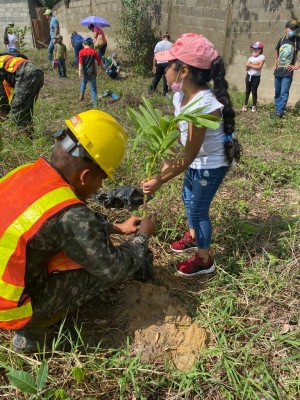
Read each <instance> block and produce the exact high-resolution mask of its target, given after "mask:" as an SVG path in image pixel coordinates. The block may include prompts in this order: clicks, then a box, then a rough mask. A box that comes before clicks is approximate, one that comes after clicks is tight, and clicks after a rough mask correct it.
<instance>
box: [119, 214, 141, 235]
mask: <svg viewBox="0 0 300 400" xmlns="http://www.w3.org/2000/svg"><path fill="white" fill-rule="evenodd" d="M141 220H142V218H140V217H135V216H132V217H130V218H128V219H127V220H126V221H124V222H123V223H122V224H118V226H119V228H120V229H121V231H122V233H123V235H130V234H132V233H136V232H137V231H138V230H139V228H140V223H141Z"/></svg>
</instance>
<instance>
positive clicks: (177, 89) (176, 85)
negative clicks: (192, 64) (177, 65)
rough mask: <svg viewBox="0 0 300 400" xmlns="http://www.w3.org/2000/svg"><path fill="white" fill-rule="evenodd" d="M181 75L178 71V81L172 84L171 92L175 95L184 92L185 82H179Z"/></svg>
mask: <svg viewBox="0 0 300 400" xmlns="http://www.w3.org/2000/svg"><path fill="white" fill-rule="evenodd" d="M179 73H180V70H179V71H178V74H177V77H176V81H175V82H173V83H172V84H171V90H172V92H174V93H177V92H181V91H182V85H183V80H182V81H181V82H177V79H178V76H179Z"/></svg>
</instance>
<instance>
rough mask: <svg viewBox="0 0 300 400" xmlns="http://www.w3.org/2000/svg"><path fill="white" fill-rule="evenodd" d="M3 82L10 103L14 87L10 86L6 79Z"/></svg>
mask: <svg viewBox="0 0 300 400" xmlns="http://www.w3.org/2000/svg"><path fill="white" fill-rule="evenodd" d="M2 84H3V87H4V90H5V93H6V96H7V99H8V104H10V103H11V101H12V98H13V95H14V88H13V87H12V86H10V84H9V83H8V82H7V81H6V80H5V79H4V80H3V82H2Z"/></svg>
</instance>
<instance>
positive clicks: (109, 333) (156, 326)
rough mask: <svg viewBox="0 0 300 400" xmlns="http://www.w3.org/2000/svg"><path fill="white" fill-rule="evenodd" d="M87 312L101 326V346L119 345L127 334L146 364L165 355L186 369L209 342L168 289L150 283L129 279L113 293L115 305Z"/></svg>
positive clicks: (203, 332) (203, 331) (177, 366)
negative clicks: (129, 280) (91, 314)
mask: <svg viewBox="0 0 300 400" xmlns="http://www.w3.org/2000/svg"><path fill="white" fill-rule="evenodd" d="M98 307H99V303H98ZM101 308H102V307H101ZM104 309H105V312H103V311H104ZM98 310H99V308H98ZM90 311H91V312H92V313H93V320H94V324H95V325H96V326H98V327H102V328H104V329H102V339H101V340H102V342H101V347H103V346H105V345H107V346H109V347H111V346H113V347H118V346H120V345H121V343H122V342H123V343H125V341H126V336H130V337H131V338H132V343H131V348H132V353H133V354H140V356H141V359H142V361H143V362H145V363H151V364H153V363H155V362H163V361H164V359H165V357H166V356H168V357H169V359H170V360H171V361H172V362H173V363H174V365H175V366H176V368H178V369H179V370H182V371H187V370H190V369H191V368H192V366H193V364H194V362H195V359H196V357H197V354H198V353H199V352H200V351H201V350H202V349H203V348H204V347H206V345H207V342H208V335H207V333H206V331H205V330H204V329H203V328H201V327H199V326H198V325H197V324H195V323H192V320H191V318H190V317H189V316H188V315H187V312H186V310H185V309H184V308H183V307H182V306H181V305H180V304H179V303H178V301H176V299H174V298H172V297H171V296H170V294H169V291H168V289H167V288H165V287H163V286H159V285H155V284H153V283H140V282H135V281H132V282H129V283H127V284H126V285H124V286H123V287H122V288H120V289H119V290H118V291H117V292H116V293H115V294H114V305H112V306H110V307H108V306H107V304H106V306H105V307H103V309H102V310H101V313H99V311H98V312H97V311H96V310H90ZM86 316H87V314H86ZM108 325H109V327H108ZM95 333H96V332H94V334H95ZM89 334H91V331H90V330H89ZM98 334H99V332H98ZM112 338H113V339H112ZM98 340H99V336H98Z"/></svg>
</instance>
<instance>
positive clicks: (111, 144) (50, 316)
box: [0, 110, 155, 352]
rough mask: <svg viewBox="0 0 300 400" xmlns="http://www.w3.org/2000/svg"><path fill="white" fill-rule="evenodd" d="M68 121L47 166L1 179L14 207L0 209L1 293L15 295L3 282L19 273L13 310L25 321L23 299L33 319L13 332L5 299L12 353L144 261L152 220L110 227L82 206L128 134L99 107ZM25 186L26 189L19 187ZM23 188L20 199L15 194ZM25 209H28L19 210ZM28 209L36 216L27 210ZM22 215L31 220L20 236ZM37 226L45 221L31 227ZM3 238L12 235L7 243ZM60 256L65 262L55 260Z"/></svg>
mask: <svg viewBox="0 0 300 400" xmlns="http://www.w3.org/2000/svg"><path fill="white" fill-rule="evenodd" d="M66 123H67V126H68V129H65V130H60V131H59V132H58V133H57V135H56V137H57V140H58V142H57V143H56V145H55V146H54V149H53V153H52V156H51V160H50V162H48V161H46V160H44V159H41V158H40V159H39V160H38V161H37V162H36V163H34V164H30V165H26V166H24V167H23V168H18V169H17V170H16V171H13V172H12V173H10V174H8V175H7V176H5V177H3V179H2V181H0V195H1V194H2V195H5V193H8V192H9V193H11V196H12V197H11V200H12V202H13V203H12V204H14V206H13V207H12V208H11V210H10V212H9V213H7V212H6V211H5V207H4V206H3V207H1V209H0V222H1V228H0V239H1V240H0V253H1V254H4V255H6V254H8V252H11V254H12V256H11V257H10V258H7V260H6V261H5V260H1V261H0V267H1V268H2V270H4V273H3V276H7V278H6V281H3V279H4V278H2V277H0V290H1V293H2V294H1V296H4V297H5V296H6V295H7V298H12V297H9V293H8V289H7V285H10V286H8V287H11V286H13V287H17V288H18V287H20V286H22V282H23V279H22V276H21V275H20V274H21V273H20V271H22V268H24V272H25V277H24V278H25V284H24V290H23V291H22V296H21V297H20V299H19V301H18V299H16V301H17V303H18V305H17V307H16V308H15V309H16V312H17V315H18V318H19V321H21V322H22V318H24V315H22V314H21V313H22V311H21V308H19V307H21V306H22V305H23V304H24V303H25V302H26V301H28V298H30V299H31V304H32V315H31V316H29V321H28V322H26V324H25V326H24V325H23V327H22V325H21V328H22V329H19V328H15V327H14V325H13V324H14V318H12V314H11V311H10V314H9V315H8V318H7V317H6V313H7V308H8V307H11V308H12V306H11V303H12V302H11V301H7V304H8V306H5V304H6V303H5V304H4V306H2V303H4V299H2V303H1V305H0V327H4V329H18V330H17V331H16V334H15V336H14V338H13V349H14V350H15V351H17V352H34V351H36V350H37V343H39V345H40V346H43V342H44V339H45V335H46V334H49V330H51V329H50V328H51V327H53V325H54V324H55V323H57V322H58V321H60V320H61V319H62V318H63V316H65V315H66V314H67V313H68V312H71V311H74V310H76V308H77V307H78V306H80V305H81V304H82V303H84V302H86V301H87V300H89V299H91V298H92V297H94V296H97V295H98V294H99V293H100V292H101V291H103V290H106V289H108V288H110V287H112V286H113V285H115V284H116V283H120V282H121V281H123V280H125V279H127V278H128V277H130V276H132V275H133V274H134V273H135V272H137V271H139V270H141V269H143V268H145V265H146V264H147V263H148V258H147V248H148V239H149V237H150V236H151V235H152V234H153V232H154V229H155V225H154V223H153V221H152V220H151V219H150V218H144V219H141V218H138V217H134V216H132V217H130V218H129V219H128V220H126V221H125V222H123V223H110V222H108V221H107V219H106V217H105V216H103V215H102V214H98V213H95V212H94V211H92V210H91V209H90V208H89V207H88V206H87V205H86V203H85V201H86V200H87V198H88V197H89V196H90V195H91V194H93V193H95V191H96V190H97V189H98V188H99V187H101V186H102V181H103V180H104V179H105V178H106V177H107V176H109V177H112V174H113V172H114V169H115V168H116V166H117V165H118V164H119V162H120V161H121V160H122V158H123V155H124V151H125V144H126V140H127V136H126V133H125V131H124V130H123V128H122V127H121V126H120V125H119V124H118V123H117V121H116V120H115V119H114V118H112V117H111V116H109V115H108V114H106V113H104V112H102V111H99V110H90V111H86V112H83V113H80V114H78V115H76V116H74V117H73V118H71V119H70V120H66ZM81 141H82V143H83V144H81ZM87 149H88V150H87ZM26 168H31V172H29V173H28V172H26ZM22 171H23V172H22ZM24 171H25V172H24ZM41 171H42V172H41ZM24 173H25V174H27V175H25V176H26V178H27V179H26V182H25V181H24V175H22V176H21V178H19V176H20V174H24ZM38 175H40V176H42V177H43V179H42V180H41V181H39V180H38V179H37V176H38ZM29 182H30V183H31V190H30V191H26V190H23V189H22V187H21V188H20V186H22V185H28V184H29ZM52 182H54V184H53V183H52ZM60 189H64V190H65V189H66V190H67V191H68V193H69V192H70V193H71V195H72V198H73V200H72V203H70V202H69V203H65V201H66V200H65V199H61V198H60V197H58V195H57V194H56V193H58V192H57V190H60ZM70 190H71V191H70ZM20 191H21V192H22V193H24V195H23V196H20V195H19V194H18V193H19V192H20ZM32 193H34V194H33V195H32ZM51 193H55V197H54V198H53V199H54V200H53V199H52V200H51V201H52V203H51V207H55V210H54V211H53V212H52V215H50V214H49V210H51V209H52V208H49V207H48V205H47V200H46V199H47V198H48V196H49V194H51ZM59 193H61V192H59ZM14 195H15V198H14V199H13V196H14ZM59 196H61V195H59ZM68 196H69V195H68ZM28 198H29V199H30V200H29V201H28ZM1 201H2V202H3V204H4V201H5V200H4V198H2V197H1V196H0V203H1ZM45 201H46V203H45ZM48 201H49V200H48ZM53 201H54V204H53ZM56 203H57V204H56ZM24 204H25V206H24ZM36 204H37V206H38V207H36ZM61 204H62V205H61ZM22 207H25V210H24V211H23V209H22ZM57 207H59V208H57ZM31 208H33V211H32V212H31V211H30V212H29V213H28V210H31ZM44 209H45V211H43V210H44ZM15 210H16V211H15ZM34 210H38V213H39V214H40V216H38V217H35V216H34V215H35V213H36V212H35V211H34ZM24 213H27V214H28V216H27V217H26V229H25V228H24V233H23V234H22V231H21V229H23V227H22V224H21V222H22V221H23V219H22V216H23V215H24ZM11 214H12V216H11ZM14 214H16V215H14ZM10 218H11V221H12V222H11V221H10ZM33 218H37V219H33ZM19 220H20V223H19V222H18V221H19ZM39 221H43V223H42V224H41V225H40V227H39V228H35V226H39V225H38V224H39ZM14 225H16V227H17V229H14V228H13V227H14ZM23 225H24V223H23ZM3 226H4V228H3ZM5 226H7V228H5ZM20 226H21V228H20ZM133 233H134V234H135V236H134V237H132V238H131V239H129V240H127V241H126V242H124V243H123V244H120V245H118V246H115V245H113V244H112V242H111V239H110V235H112V234H121V235H130V234H133ZM6 235H9V236H6ZM30 235H31V236H30ZM6 237H9V238H10V243H11V244H10V245H9V246H8V245H7V243H8V242H7V241H5V238H6ZM14 243H16V246H17V243H18V251H14V249H11V248H12V247H13V246H14ZM9 254H10V253H9ZM24 254H25V257H26V259H25V261H24ZM61 254H63V258H61V257H60V255H61ZM57 257H60V260H63V262H62V261H60V263H59V262H58V261H57ZM12 258H14V261H12ZM4 259H5V257H4ZM64 260H67V262H65V261H64ZM64 263H65V265H64ZM22 265H23V266H22ZM9 268H10V272H12V271H18V274H16V275H15V276H14V274H12V273H9ZM6 270H7V271H6ZM19 277H20V278H19ZM18 279H19V281H18ZM7 280H8V281H7ZM20 282H21V284H20ZM2 288H3V290H2ZM5 290H6V292H7V293H6V292H4V291H5ZM4 293H5V294H4ZM13 312H14V309H13ZM14 315H15V314H14ZM25 317H26V316H25ZM15 320H16V318H15Z"/></svg>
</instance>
